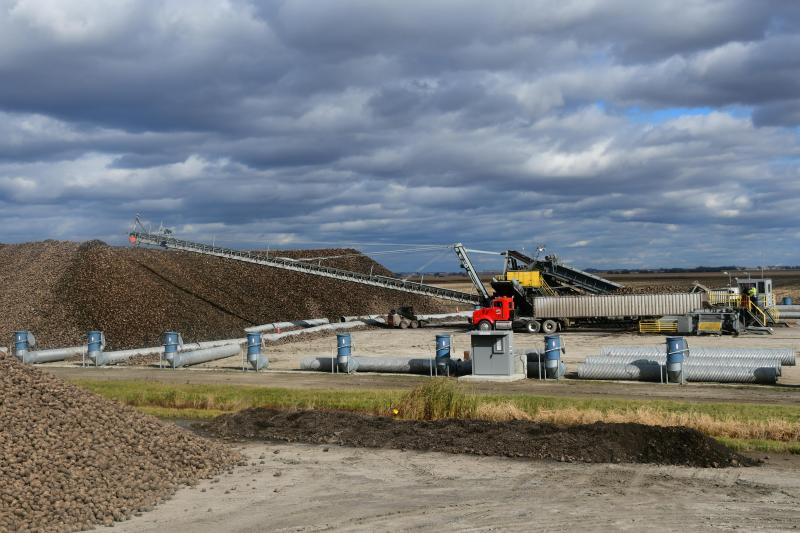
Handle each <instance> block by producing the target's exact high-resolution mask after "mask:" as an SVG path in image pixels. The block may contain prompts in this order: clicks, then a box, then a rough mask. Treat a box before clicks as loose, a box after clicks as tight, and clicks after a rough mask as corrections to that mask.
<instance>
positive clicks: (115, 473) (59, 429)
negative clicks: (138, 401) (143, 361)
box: [0, 355, 240, 532]
mask: <svg viewBox="0 0 800 533" xmlns="http://www.w3.org/2000/svg"><path fill="white" fill-rule="evenodd" d="M239 460H240V458H239V456H238V454H237V453H235V452H233V451H231V450H230V449H229V448H228V447H227V446H225V445H223V444H221V443H218V442H215V441H212V440H208V439H205V438H202V437H199V436H197V435H195V434H193V433H191V432H189V431H187V430H183V429H180V428H177V427H175V426H173V425H171V424H169V423H165V422H162V421H160V420H158V419H156V418H154V417H150V416H147V415H143V414H141V413H139V412H137V411H135V410H134V409H133V408H130V407H126V406H124V405H121V404H118V403H116V402H111V401H109V400H106V399H103V398H101V397H100V396H96V395H94V394H91V393H89V392H86V391H84V390H82V389H79V388H77V387H75V386H73V385H70V384H68V383H66V382H64V381H62V380H60V379H58V378H56V377H54V376H52V375H50V374H47V373H43V372H41V371H40V370H38V369H36V368H33V367H31V366H26V365H22V364H21V363H19V362H17V361H16V359H14V358H13V357H9V356H2V355H0V531H2V532H5V531H76V530H81V529H87V528H90V527H92V526H94V525H96V524H104V525H111V524H113V522H115V521H120V520H124V519H127V518H130V517H131V516H133V515H134V514H136V513H140V512H143V511H148V510H150V509H152V508H153V506H155V505H156V504H157V503H159V502H161V501H163V500H164V499H166V498H168V497H169V496H170V495H172V494H173V493H174V491H175V490H176V489H177V488H178V487H180V486H181V485H192V484H195V483H197V481H198V480H200V479H203V478H209V477H211V476H214V475H217V474H219V473H221V472H223V471H226V470H230V469H231V468H232V467H233V465H234V464H235V463H237V461H239Z"/></svg>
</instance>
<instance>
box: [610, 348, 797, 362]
mask: <svg viewBox="0 0 800 533" xmlns="http://www.w3.org/2000/svg"><path fill="white" fill-rule="evenodd" d="M600 355H601V356H604V355H608V356H630V355H634V356H638V357H655V356H664V357H666V355H667V347H666V345H665V344H661V345H653V346H603V347H602V348H600ZM688 357H719V358H723V357H724V358H738V359H760V358H762V357H766V358H770V359H778V360H780V362H781V364H782V365H785V366H794V365H795V350H794V348H704V347H701V346H698V347H691V346H690V347H689V354H688Z"/></svg>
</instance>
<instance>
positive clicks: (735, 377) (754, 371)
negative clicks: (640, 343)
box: [578, 362, 778, 384]
mask: <svg viewBox="0 0 800 533" xmlns="http://www.w3.org/2000/svg"><path fill="white" fill-rule="evenodd" d="M663 369H664V367H663V366H662V365H660V364H657V363H653V362H637V363H634V364H613V363H608V364H587V363H581V364H579V365H578V378H580V379H614V380H632V381H661V380H662V379H664V374H663V373H662V372H663ZM682 371H683V373H684V376H685V379H686V381H693V382H694V381H714V382H719V383H762V384H771V383H775V382H776V381H777V379H778V372H777V369H775V368H774V367H758V368H752V367H749V368H748V367H731V366H724V367H721V366H703V365H689V364H684V366H683V368H682Z"/></svg>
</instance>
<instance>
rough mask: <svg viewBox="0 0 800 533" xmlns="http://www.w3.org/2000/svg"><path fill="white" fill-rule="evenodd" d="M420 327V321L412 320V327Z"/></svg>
mask: <svg viewBox="0 0 800 533" xmlns="http://www.w3.org/2000/svg"><path fill="white" fill-rule="evenodd" d="M418 327H419V322H417V321H416V320H412V321H411V329H417V328H418Z"/></svg>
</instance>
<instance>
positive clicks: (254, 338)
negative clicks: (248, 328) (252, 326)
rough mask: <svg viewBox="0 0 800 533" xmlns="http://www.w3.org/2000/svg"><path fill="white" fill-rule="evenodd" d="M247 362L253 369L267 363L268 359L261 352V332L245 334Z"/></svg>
mask: <svg viewBox="0 0 800 533" xmlns="http://www.w3.org/2000/svg"><path fill="white" fill-rule="evenodd" d="M247 362H248V363H250V366H252V367H253V370H256V371H258V370H261V369H262V368H266V367H267V366H268V365H269V359H267V357H266V356H265V355H263V354H262V353H261V333H259V332H252V333H248V334H247Z"/></svg>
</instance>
